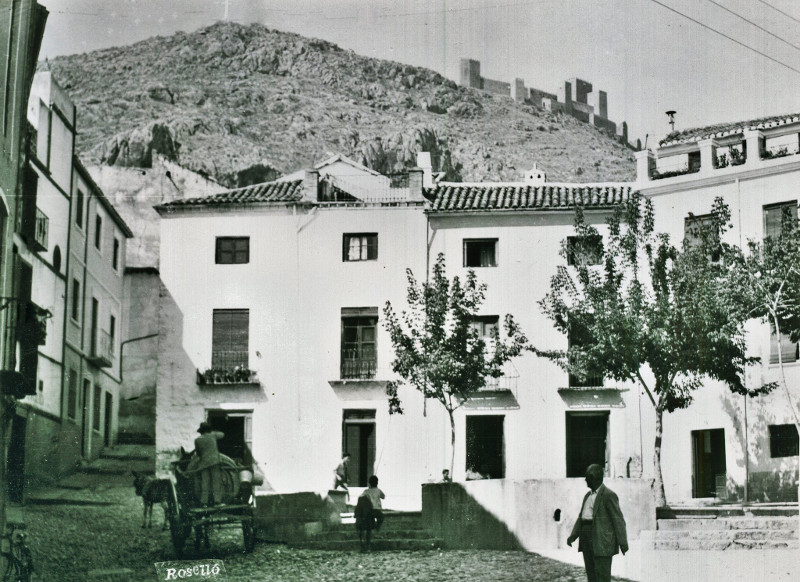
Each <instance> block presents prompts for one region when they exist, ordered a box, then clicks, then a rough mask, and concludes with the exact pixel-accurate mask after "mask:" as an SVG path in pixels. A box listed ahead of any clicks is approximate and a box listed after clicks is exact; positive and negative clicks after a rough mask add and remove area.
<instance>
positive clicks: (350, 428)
mask: <svg viewBox="0 0 800 582" xmlns="http://www.w3.org/2000/svg"><path fill="white" fill-rule="evenodd" d="M342 424H343V426H342V454H344V453H350V469H349V471H348V472H349V475H348V479H349V481H348V484H349V485H351V486H353V487H366V486H367V485H368V483H367V480H368V479H369V478H370V477H371V476H372V475H373V473H374V471H375V411H374V410H345V411H344V412H343V417H342Z"/></svg>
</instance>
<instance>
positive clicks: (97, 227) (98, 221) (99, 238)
mask: <svg viewBox="0 0 800 582" xmlns="http://www.w3.org/2000/svg"><path fill="white" fill-rule="evenodd" d="M102 242H103V218H102V217H101V216H100V215H99V214H98V215H97V216H95V217H94V247H95V248H96V249H97V250H98V251H99V250H100V248H101V244H102Z"/></svg>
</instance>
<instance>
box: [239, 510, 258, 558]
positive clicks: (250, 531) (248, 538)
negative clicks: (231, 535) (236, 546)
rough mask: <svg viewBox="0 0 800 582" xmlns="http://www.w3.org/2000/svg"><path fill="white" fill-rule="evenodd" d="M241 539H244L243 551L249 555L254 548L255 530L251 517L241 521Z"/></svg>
mask: <svg viewBox="0 0 800 582" xmlns="http://www.w3.org/2000/svg"><path fill="white" fill-rule="evenodd" d="M242 537H244V551H245V552H247V553H248V554H249V553H250V552H252V551H253V549H254V548H255V547H256V528H255V525H254V523H253V518H252V517H246V518H245V519H243V520H242Z"/></svg>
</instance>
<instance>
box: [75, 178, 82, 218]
mask: <svg viewBox="0 0 800 582" xmlns="http://www.w3.org/2000/svg"><path fill="white" fill-rule="evenodd" d="M75 224H77V225H78V226H79V227H81V228H83V192H82V191H81V190H80V188H79V189H78V190H77V192H76V194H75Z"/></svg>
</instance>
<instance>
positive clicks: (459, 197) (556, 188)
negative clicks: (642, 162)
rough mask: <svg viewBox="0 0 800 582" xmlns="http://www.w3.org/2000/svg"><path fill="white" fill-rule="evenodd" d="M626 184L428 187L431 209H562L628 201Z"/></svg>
mask: <svg viewBox="0 0 800 582" xmlns="http://www.w3.org/2000/svg"><path fill="white" fill-rule="evenodd" d="M632 191H633V188H632V187H631V186H629V185H627V184H542V185H538V186H533V185H528V184H491V183H489V184H458V183H455V182H453V183H443V184H439V185H438V186H436V187H434V188H430V189H428V190H426V192H425V196H426V198H428V199H429V200H430V201H431V212H467V211H490V210H560V209H566V208H572V207H574V206H576V205H581V206H585V207H595V208H604V207H610V206H616V205H618V204H621V203H623V202H625V201H627V200H628V199H629V198H630V196H631V193H632Z"/></svg>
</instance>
